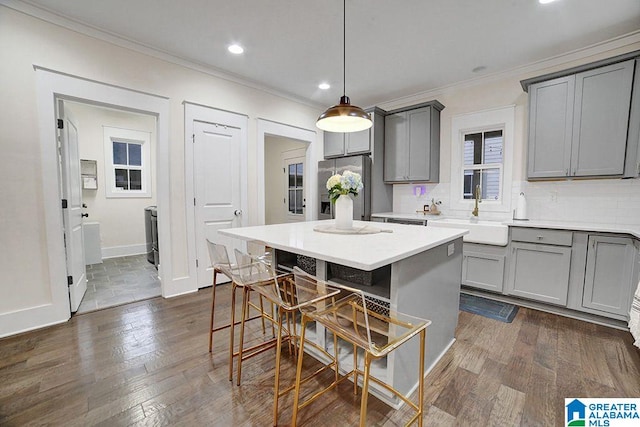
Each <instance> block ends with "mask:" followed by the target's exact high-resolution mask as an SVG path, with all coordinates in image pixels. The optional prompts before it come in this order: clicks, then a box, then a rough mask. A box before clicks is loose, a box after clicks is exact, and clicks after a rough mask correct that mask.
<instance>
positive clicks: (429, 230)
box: [218, 220, 468, 271]
mask: <svg viewBox="0 0 640 427" xmlns="http://www.w3.org/2000/svg"><path fill="white" fill-rule="evenodd" d="M332 223H333V220H326V221H309V222H298V223H287V224H273V225H259V226H253V227H241V228H226V229H222V230H219V231H218V232H219V233H220V234H222V235H224V236H230V237H235V238H238V239H242V240H247V241H250V240H256V241H260V242H263V243H264V244H266V245H268V246H271V247H272V248H275V249H281V250H284V251H289V252H293V253H296V254H300V255H306V256H310V257H313V258H317V259H321V260H324V261H329V262H333V263H337V264H342V265H346V266H348V267H353V268H358V269H361V270H366V271H371V270H374V269H376V268H379V267H383V266H385V265H388V264H391V263H394V262H396V261H400V260H402V259H404V258H408V257H410V256H412V255H415V254H418V253H420V252H424V251H426V250H429V249H431V248H434V247H436V246H439V245H441V244H443V243H447V242H450V241H452V240H455V239H457V238H459V237H462V236H463V235H465V234H467V233H468V231H467V230H463V229H456V228H436V227H416V226H413V225H404V224H390V223H385V224H381V223H375V222H363V221H354V222H353V225H354V227H358V226H360V227H364V226H369V227H377V228H380V229H383V230H391V231H392V232H391V233H388V232H385V233H377V234H350V235H345V234H327V233H320V232H317V231H314V230H313V228H314V227H315V226H317V225H320V224H332Z"/></svg>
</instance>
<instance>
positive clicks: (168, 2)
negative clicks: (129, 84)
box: [27, 0, 640, 107]
mask: <svg viewBox="0 0 640 427" xmlns="http://www.w3.org/2000/svg"><path fill="white" fill-rule="evenodd" d="M27 3H29V4H31V5H34V6H38V7H40V8H42V9H45V10H46V11H49V12H53V13H55V14H58V15H62V16H64V17H67V18H69V19H71V20H73V21H76V22H80V23H83V24H86V25H89V26H91V27H94V28H97V29H100V30H103V31H105V32H107V33H110V34H112V35H117V36H119V37H121V38H123V39H126V40H129V41H133V42H136V43H139V44H142V45H144V46H146V47H151V48H154V49H156V50H159V51H162V52H164V53H168V54H171V55H173V56H176V57H179V58H182V59H186V60H189V61H191V62H194V63H197V64H199V65H201V66H206V67H208V68H211V69H213V70H216V71H223V72H225V73H227V74H230V75H232V76H234V77H235V78H238V77H240V78H242V79H243V80H248V81H251V82H253V83H254V84H256V83H257V84H259V85H260V86H263V87H267V88H270V89H275V90H277V91H279V92H282V93H285V94H288V95H292V96H294V97H296V98H300V99H304V100H307V101H310V102H312V103H314V104H319V105H325V104H327V105H329V104H335V103H337V101H338V99H339V97H340V95H342V80H343V79H342V2H341V1H340V0H271V1H265V0H236V1H233V0H231V1H230V0H181V1H173V0H109V1H104V0H83V1H74V0H29V1H28V2H27ZM346 8H347V11H346V13H347V33H346V46H347V64H346V67H347V68H346V76H347V77H346V78H347V82H346V92H347V95H349V96H350V97H351V101H352V103H354V104H357V105H360V106H362V107H368V106H373V105H377V104H380V103H382V102H385V101H391V100H394V99H397V98H400V97H403V96H408V95H411V94H414V93H417V92H423V91H428V90H432V89H436V88H440V87H443V86H447V85H451V84H455V83H457V82H461V81H466V80H469V79H473V78H477V77H479V76H483V75H487V74H494V73H497V72H502V71H505V70H510V69H513V68H516V67H519V66H523V65H527V64H531V63H534V62H537V61H541V60H544V59H547V58H550V57H553V56H557V55H561V54H563V53H567V52H570V51H573V50H576V49H580V48H583V47H586V46H590V45H593V44H595V43H599V42H602V41H605V40H609V39H612V38H614V37H618V36H621V35H624V34H628V33H631V32H636V31H639V30H640V1H639V0H606V1H605V0H557V1H556V2H554V3H550V4H547V5H542V4H539V3H538V0H395V1H393V0H347V5H346ZM231 43H239V44H241V45H242V46H244V48H245V53H244V54H243V55H240V56H235V55H233V54H231V53H229V52H228V51H227V49H226V48H227V46H228V45H229V44H231ZM477 67H485V68H484V69H482V70H480V71H477V70H476V71H475V72H474V71H473V70H474V69H476V68H477ZM323 81H326V82H328V83H330V84H331V85H332V87H331V88H330V89H329V90H326V91H322V90H320V89H318V84H319V83H320V82H323Z"/></svg>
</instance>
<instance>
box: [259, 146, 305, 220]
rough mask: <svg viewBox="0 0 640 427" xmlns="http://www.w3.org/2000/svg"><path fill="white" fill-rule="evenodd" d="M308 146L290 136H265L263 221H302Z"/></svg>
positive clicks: (303, 216)
mask: <svg viewBox="0 0 640 427" xmlns="http://www.w3.org/2000/svg"><path fill="white" fill-rule="evenodd" d="M308 146H309V144H308V143H305V142H302V141H298V140H296V139H292V138H285V137H278V136H272V135H267V136H265V155H264V174H265V180H264V192H265V224H267V225H268V224H281V223H285V222H299V221H305V219H306V216H305V213H306V212H305V211H306V201H307V195H306V192H305V182H306V177H307V176H308V175H309V172H308V165H307V164H306V151H307V148H308Z"/></svg>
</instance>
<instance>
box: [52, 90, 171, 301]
mask: <svg viewBox="0 0 640 427" xmlns="http://www.w3.org/2000/svg"><path fill="white" fill-rule="evenodd" d="M61 102H63V105H64V108H63V110H64V114H65V116H67V115H70V116H72V117H73V118H74V121H75V126H76V127H77V140H78V141H77V142H78V149H77V156H78V157H79V158H78V159H72V161H71V162H72V163H73V161H79V162H80V172H81V176H80V180H79V182H78V185H79V187H80V188H78V189H77V190H72V191H71V193H74V192H76V191H77V192H78V193H79V194H80V195H81V204H82V211H83V212H82V235H83V245H82V247H83V249H84V250H83V253H84V265H86V275H85V276H86V292H85V293H84V295H75V296H74V295H71V309H72V311H74V308H76V307H77V311H76V313H86V312H89V311H93V310H98V309H102V308H106V307H112V306H115V305H120V304H125V303H129V302H134V301H139V300H143V299H147V298H152V297H156V296H160V295H161V285H160V280H159V277H158V272H157V266H158V261H159V252H158V245H157V228H154V227H153V225H154V224H153V221H152V220H153V218H155V219H157V184H156V167H155V165H156V164H157V161H156V158H157V135H156V134H157V132H156V127H157V123H156V117H155V116H153V115H150V114H143V113H136V112H131V111H125V110H122V109H117V108H111V107H105V106H99V105H94V104H89V103H85V102H79V101H61ZM61 167H64V162H61ZM65 173H66V171H64V170H62V171H61V175H65ZM67 185H68V184H67ZM153 236H156V239H155V242H156V243H155V245H154V243H153V242H154V240H153ZM74 298H80V304H79V306H77V304H75V306H74V301H73V299H74Z"/></svg>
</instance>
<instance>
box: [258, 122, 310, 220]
mask: <svg viewBox="0 0 640 427" xmlns="http://www.w3.org/2000/svg"><path fill="white" fill-rule="evenodd" d="M257 133H258V141H257V159H256V160H257V171H256V174H257V181H258V183H259V184H258V187H257V190H258V205H257V210H258V212H257V213H258V215H257V220H258V225H264V224H273V223H276V221H280V222H287V221H286V220H285V221H282V220H281V219H274V216H270V219H269V222H267V210H273V211H276V210H277V211H278V212H282V210H284V209H285V208H287V210H285V217H286V216H287V214H286V212H287V211H289V210H288V207H289V200H290V199H291V198H292V197H289V190H292V191H294V194H293V202H294V203H293V205H292V210H293V212H294V213H293V215H294V218H295V219H297V220H299V221H311V220H313V219H317V214H315V210H316V209H315V199H316V197H317V188H316V182H317V173H316V171H317V162H318V153H317V151H318V145H319V144H314V143H315V142H316V139H317V137H318V135H317V134H316V132H315V131H312V130H308V129H302V128H298V127H295V126H291V125H286V124H282V123H277V122H272V121H270V120H264V119H258V132H257ZM272 144H275V145H274V146H273V147H272V146H271V145H272ZM280 144H282V146H283V147H285V148H275V147H277V146H279V145H280ZM291 144H294V145H293V146H292V145H291ZM287 150H300V151H299V152H298V153H297V154H296V153H295V152H292V153H290V154H293V155H294V157H292V158H291V159H290V160H293V164H294V166H295V168H296V169H295V170H294V171H292V172H294V173H292V176H293V178H294V180H295V181H294V182H292V183H291V184H292V186H290V185H289V184H290V182H289V173H288V172H289V170H287V169H286V168H287V167H288V166H289V165H287V166H285V172H286V173H285V174H284V175H285V176H286V178H287V180H286V181H285V183H286V184H283V185H280V184H278V183H277V181H274V180H273V179H271V178H268V170H269V169H270V168H271V167H272V165H273V164H276V165H277V168H278V170H279V172H280V176H282V175H283V174H282V168H283V163H284V162H285V156H286V155H283V154H282V153H284V152H286V151H287ZM275 153H279V154H278V155H277V156H276V155H275ZM298 155H299V156H298ZM267 157H269V158H270V159H271V160H268V159H267ZM276 157H277V158H276ZM296 157H298V158H299V159H300V160H299V161H298V160H295V158H296ZM298 164H302V166H301V167H302V182H301V183H299V182H298V181H297V176H298V175H297V167H298ZM274 176H275V174H274ZM297 184H301V185H300V186H298V185H297ZM285 188H286V191H287V196H281V195H280V194H281V193H282V191H283V189H285ZM296 192H297V193H296ZM300 193H302V199H303V200H302V204H300V203H299V201H298V203H297V207H296V200H297V199H295V197H296V196H297V195H298V194H300ZM274 194H278V196H277V197H276V196H274ZM268 195H269V196H268ZM272 203H273V204H272ZM300 208H301V209H302V214H298V213H296V212H299V211H300ZM289 212H290V211H289ZM289 219H292V217H291V216H290V218H289Z"/></svg>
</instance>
